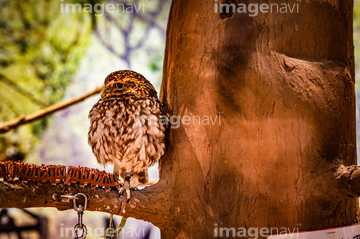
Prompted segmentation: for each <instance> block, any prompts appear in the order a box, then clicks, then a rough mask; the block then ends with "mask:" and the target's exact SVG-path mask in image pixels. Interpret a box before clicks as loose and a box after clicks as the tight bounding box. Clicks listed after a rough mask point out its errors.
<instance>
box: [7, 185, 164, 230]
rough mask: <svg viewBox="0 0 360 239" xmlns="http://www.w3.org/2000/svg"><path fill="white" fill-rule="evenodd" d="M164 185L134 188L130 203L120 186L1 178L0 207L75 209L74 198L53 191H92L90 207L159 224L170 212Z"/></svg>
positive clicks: (88, 192)
mask: <svg viewBox="0 0 360 239" xmlns="http://www.w3.org/2000/svg"><path fill="white" fill-rule="evenodd" d="M164 186H166V185H161V183H160V182H159V183H158V184H156V185H154V186H150V187H147V188H145V189H143V190H131V199H130V202H129V203H126V196H125V195H124V196H120V197H119V194H118V192H117V190H111V191H110V192H109V193H107V192H105V190H104V189H99V188H97V189H95V190H92V189H90V186H85V188H80V187H79V186H78V185H77V184H71V186H67V185H64V184H62V183H60V184H57V185H56V186H51V184H50V183H46V184H44V185H43V186H37V185H36V183H35V182H28V183H27V184H24V183H21V182H0V195H3V196H2V197H0V208H11V207H15V208H29V207H55V208H57V209H58V210H68V209H73V202H72V201H69V202H62V201H61V200H54V199H53V198H52V195H53V194H54V193H56V194H62V195H65V194H71V195H75V194H76V193H80V192H81V193H85V194H88V195H90V200H89V202H88V209H87V210H89V211H101V212H108V213H112V214H115V215H121V216H125V217H134V218H138V219H141V220H145V221H149V222H152V223H153V224H155V225H158V224H159V223H161V222H162V223H164V222H166V221H167V218H168V214H169V213H170V210H169V208H167V207H168V206H167V205H169V204H168V203H167V202H166V199H167V198H168V197H167V196H166V195H165V194H166V193H165V191H167V190H164Z"/></svg>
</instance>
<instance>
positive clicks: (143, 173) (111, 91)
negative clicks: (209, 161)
mask: <svg viewBox="0 0 360 239" xmlns="http://www.w3.org/2000/svg"><path fill="white" fill-rule="evenodd" d="M164 117H166V110H165V107H164V106H163V105H162V103H161V102H160V101H159V99H158V97H157V93H156V91H155V89H154V87H153V86H152V85H151V83H150V82H149V81H148V80H146V79H145V78H144V77H143V76H142V75H140V74H138V73H136V72H133V71H128V70H122V71H115V72H113V73H111V74H110V75H108V76H107V77H106V79H105V83H104V89H103V92H102V95H101V99H100V100H99V101H98V102H97V103H96V104H95V105H94V106H93V108H92V109H91V111H90V114H89V118H90V129H89V133H88V139H89V144H90V146H91V148H92V151H93V153H94V155H95V156H96V158H97V160H98V162H99V163H100V164H102V165H105V164H107V163H110V164H113V165H114V166H115V168H117V169H119V170H120V175H121V176H122V177H123V178H124V176H125V174H126V175H127V176H128V177H130V175H136V176H138V177H139V179H140V182H141V183H143V184H144V183H146V182H147V181H148V177H147V169H148V168H149V167H150V166H152V165H153V164H155V163H156V162H158V161H159V159H160V158H161V156H162V155H163V154H164V152H165V131H166V128H165V127H166V125H163V124H161V120H162V119H163V118H164ZM126 191H127V192H128V197H129V194H130V190H128V189H126Z"/></svg>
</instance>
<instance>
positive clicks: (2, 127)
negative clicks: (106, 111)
mask: <svg viewBox="0 0 360 239" xmlns="http://www.w3.org/2000/svg"><path fill="white" fill-rule="evenodd" d="M102 88H103V86H98V87H96V88H95V89H94V90H92V91H90V92H88V93H86V94H84V95H82V96H79V97H76V98H72V99H69V100H66V101H64V102H60V103H58V104H55V105H52V106H49V107H47V108H45V109H42V110H39V111H38V112H35V113H33V114H31V115H24V116H20V117H19V118H16V119H14V120H11V121H8V122H3V123H0V133H5V132H8V131H9V130H11V129H13V128H17V127H19V126H20V125H23V124H26V123H30V122H32V121H34V120H37V119H40V118H43V117H45V116H47V115H49V114H52V113H54V112H56V111H59V110H61V109H64V108H66V107H68V106H71V105H74V104H76V103H78V102H80V101H83V100H85V99H86V98H88V97H90V96H92V95H95V94H98V93H100V92H101V90H102Z"/></svg>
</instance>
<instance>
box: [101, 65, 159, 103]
mask: <svg viewBox="0 0 360 239" xmlns="http://www.w3.org/2000/svg"><path fill="white" fill-rule="evenodd" d="M147 96H152V97H156V96H157V93H156V91H155V88H154V86H153V85H152V84H151V83H150V82H149V81H148V80H147V79H145V77H144V76H142V75H140V74H139V73H136V72H134V71H129V70H122V71H115V72H113V73H111V74H110V75H108V76H107V77H106V79H105V83H104V89H103V92H102V94H101V97H102V98H103V99H107V98H122V99H129V98H132V99H144V98H146V97H147Z"/></svg>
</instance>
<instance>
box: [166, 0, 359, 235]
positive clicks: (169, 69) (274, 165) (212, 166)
mask: <svg viewBox="0 0 360 239" xmlns="http://www.w3.org/2000/svg"><path fill="white" fill-rule="evenodd" d="M219 2H223V1H219ZM227 2H229V1H227ZM230 2H237V3H239V2H242V3H246V4H248V3H249V2H250V1H230ZM266 2H268V3H269V1H266ZM274 2H278V3H279V1H273V2H271V1H270V3H274ZM284 2H286V3H289V4H291V6H293V5H292V4H296V3H299V2H297V1H284ZM259 4H260V3H259ZM279 4H280V3H279ZM352 8H353V2H352V1H340V0H317V1H302V2H301V3H299V13H292V14H291V13H288V14H280V13H279V14H276V13H268V14H263V13H259V15H258V16H256V17H250V16H249V14H244V13H237V14H220V13H217V14H215V13H214V1H211V0H207V1H203V0H198V1H194V0H191V1H190V0H181V1H180V0H178V1H176V0H175V1H173V6H172V9H171V13H170V21H169V25H168V32H167V46H166V57H165V62H164V78H163V87H162V91H161V93H162V96H163V99H164V100H165V102H166V103H167V104H168V105H170V106H171V108H172V114H174V115H182V116H183V115H200V116H203V115H207V116H213V117H214V116H215V115H219V112H223V113H220V114H222V118H223V120H222V122H221V125H220V126H219V125H213V126H211V125H210V126H203V125H198V124H190V125H181V127H180V128H178V129H174V130H172V134H171V144H170V146H171V147H170V150H169V154H167V157H166V159H165V160H163V161H162V162H163V165H162V173H161V176H162V178H170V179H171V180H170V182H171V183H170V184H169V186H170V187H171V188H172V195H171V202H172V203H173V206H172V207H171V208H172V210H171V215H169V217H170V218H171V221H172V222H173V224H172V226H170V227H162V233H163V235H164V238H211V237H213V236H214V228H215V225H214V224H215V223H216V224H217V225H218V226H219V227H220V226H223V227H235V228H238V227H247V228H249V227H257V228H261V227H289V228H296V227H299V229H300V230H314V229H322V228H327V227H337V226H344V225H350V224H352V223H354V222H356V220H357V219H356V217H357V210H358V207H357V199H356V197H353V196H349V194H348V193H347V192H344V191H343V187H341V186H339V183H338V182H337V181H336V180H335V176H334V175H337V173H339V171H341V170H340V169H342V168H343V169H345V167H340V166H341V165H345V166H348V165H353V164H356V150H355V149H356V147H355V145H356V144H355V133H356V131H355V98H354V79H355V78H354V60H353V59H354V57H353V41H352ZM339 167H340V168H339ZM169 175H171V176H169Z"/></svg>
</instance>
